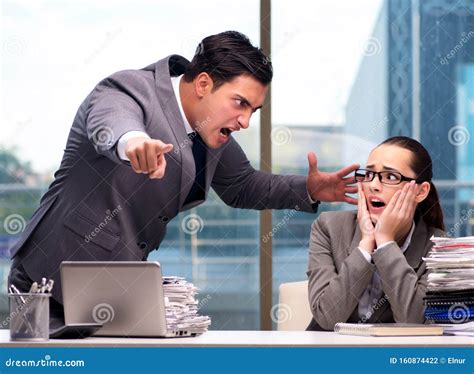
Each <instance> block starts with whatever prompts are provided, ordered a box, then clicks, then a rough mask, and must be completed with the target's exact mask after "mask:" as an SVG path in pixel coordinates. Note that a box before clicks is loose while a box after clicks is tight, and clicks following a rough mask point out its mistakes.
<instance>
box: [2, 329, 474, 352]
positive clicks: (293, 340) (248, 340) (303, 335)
mask: <svg viewBox="0 0 474 374" xmlns="http://www.w3.org/2000/svg"><path fill="white" fill-rule="evenodd" d="M473 343H474V338H472V337H468V336H408V337H368V336H351V335H339V334H336V333H334V332H319V331H318V332H312V331H208V332H206V333H205V334H203V335H201V336H198V337H194V338H170V339H157V338H102V337H100V338H99V337H91V338H87V339H75V340H63V339H61V340H59V339H58V340H56V339H51V340H49V341H47V342H12V341H10V331H9V330H0V347H44V346H47V347H174V348H177V347H472V346H473V345H474V344H473Z"/></svg>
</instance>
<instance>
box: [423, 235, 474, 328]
mask: <svg viewBox="0 0 474 374" xmlns="http://www.w3.org/2000/svg"><path fill="white" fill-rule="evenodd" d="M431 240H432V241H433V242H434V246H433V248H432V250H431V251H430V253H429V254H428V257H425V258H423V260H424V261H425V262H426V267H427V269H428V270H429V273H428V285H427V292H426V297H425V298H424V302H425V317H426V319H427V320H430V321H434V322H437V323H445V324H447V327H448V329H445V331H448V330H449V326H450V325H453V324H461V323H462V324H464V323H468V322H469V321H474V237H472V236H471V237H461V238H440V237H432V238H431ZM466 326H467V327H469V326H471V332H472V328H473V326H472V325H471V324H468V325H466ZM459 327H460V326H458V327H457V328H455V329H453V327H452V326H451V330H456V331H459V330H461V331H463V330H466V331H467V330H469V329H465V328H464V329H460V328H459Z"/></svg>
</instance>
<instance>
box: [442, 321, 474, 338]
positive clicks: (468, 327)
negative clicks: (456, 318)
mask: <svg viewBox="0 0 474 374" xmlns="http://www.w3.org/2000/svg"><path fill="white" fill-rule="evenodd" d="M439 326H442V327H443V330H444V333H445V334H448V335H467V336H474V322H467V323H459V324H440V325H439Z"/></svg>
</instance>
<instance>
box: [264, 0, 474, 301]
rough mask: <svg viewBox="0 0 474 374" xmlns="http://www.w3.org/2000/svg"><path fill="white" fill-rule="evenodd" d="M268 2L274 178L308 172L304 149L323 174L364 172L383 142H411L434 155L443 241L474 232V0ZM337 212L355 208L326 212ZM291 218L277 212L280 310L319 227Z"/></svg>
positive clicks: (336, 206) (276, 263) (301, 216)
mask: <svg viewBox="0 0 474 374" xmlns="http://www.w3.org/2000/svg"><path fill="white" fill-rule="evenodd" d="M273 4H274V7H273V14H272V15H273V20H274V25H275V26H274V34H273V45H272V46H273V48H274V49H273V55H274V60H273V61H274V64H275V66H276V68H275V69H276V71H277V73H276V74H275V80H274V82H273V90H274V95H273V99H274V100H273V103H272V104H273V131H274V132H275V133H279V132H280V133H285V134H286V139H287V142H286V144H285V145H284V146H283V147H282V146H281V144H276V143H277V142H276V141H275V140H274V139H272V146H273V157H274V159H273V160H274V169H275V170H276V171H282V172H295V171H296V172H298V173H305V172H307V161H306V159H305V153H306V152H308V151H314V152H316V154H317V155H318V158H319V166H320V168H322V169H327V170H336V169H337V168H340V167H342V166H345V165H348V164H350V163H352V162H359V163H362V164H365V162H366V159H367V156H368V153H369V151H370V150H371V149H372V148H373V147H374V146H375V145H376V144H378V143H379V142H381V141H382V140H383V139H385V138H387V137H389V136H394V135H406V136H412V137H415V138H417V139H419V140H420V141H421V142H422V143H423V144H424V145H425V146H426V148H427V149H429V151H430V153H431V156H432V158H433V162H434V183H435V184H436V186H437V187H438V191H439V193H440V197H441V200H442V206H443V210H444V213H445V223H446V225H447V232H448V235H453V236H456V235H472V233H473V231H474V219H473V218H474V155H473V149H474V148H473V146H472V139H471V137H472V135H473V131H474V128H473V121H474V110H473V108H474V105H473V103H474V102H473V100H472V97H473V96H472V95H473V79H474V78H473V77H474V71H473V68H472V66H473V59H474V38H473V36H474V32H473V31H472V30H473V29H474V28H473V26H474V4H473V2H472V1H468V0H466V1H462V0H460V1H455V2H453V1H443V0H423V1H405V0H383V1H375V0H370V1H357V2H345V1H317V2H310V1H307V2H306V1H305V2H299V3H298V7H295V6H294V4H290V3H288V2H285V1H274V2H273ZM290 31H291V32H290ZM283 56H291V58H284V57H283ZM288 104H289V105H288ZM339 209H354V207H352V208H351V207H350V206H349V205H348V204H322V205H321V208H320V211H324V210H339ZM289 214H290V213H289V212H274V213H273V226H274V227H276V226H277V225H278V227H279V230H278V231H277V232H276V234H275V236H274V260H273V264H274V273H275V276H274V281H273V302H274V304H275V305H276V304H277V303H278V286H279V285H280V284H281V283H282V282H292V281H299V280H305V279H306V274H305V271H306V267H307V261H308V240H309V233H310V224H311V222H312V221H313V220H314V219H315V218H316V215H307V214H303V213H295V214H292V215H291V219H288V215H289ZM285 215H286V218H285ZM281 222H284V223H285V224H284V225H282V224H279V223H281Z"/></svg>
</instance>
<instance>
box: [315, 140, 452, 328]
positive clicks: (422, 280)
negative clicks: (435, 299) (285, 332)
mask: <svg viewBox="0 0 474 374" xmlns="http://www.w3.org/2000/svg"><path fill="white" fill-rule="evenodd" d="M432 177H433V171H432V161H431V157H430V155H429V154H428V151H427V150H426V149H425V148H424V147H423V146H422V145H421V144H420V143H419V142H417V141H416V140H414V139H411V138H407V137H402V136H397V137H393V138H389V139H387V140H385V141H384V142H383V143H382V144H380V145H379V146H377V147H376V148H375V149H373V150H372V152H371V153H370V155H369V159H368V161H367V165H366V167H365V169H359V170H356V172H355V182H357V185H358V198H359V202H358V210H357V211H339V212H325V213H321V215H320V216H319V217H318V219H317V220H316V221H315V222H314V223H313V225H312V230H311V238H310V249H309V265H308V271H307V275H308V278H309V285H308V287H309V290H308V291H309V302H310V307H311V311H312V314H313V320H312V321H311V323H310V325H309V326H308V330H333V329H334V325H335V324H336V323H337V322H352V323H389V322H392V323H393V322H397V323H423V322H424V321H425V318H424V315H423V312H424V308H423V297H424V296H425V293H426V283H427V281H426V280H427V272H426V268H425V265H424V263H423V261H422V257H424V256H426V255H427V253H428V251H429V250H430V248H431V246H432V242H431V241H430V237H431V236H433V235H434V236H444V223H443V212H442V210H441V205H440V202H439V197H438V193H437V191H436V188H435V186H434V185H433V182H432Z"/></svg>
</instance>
